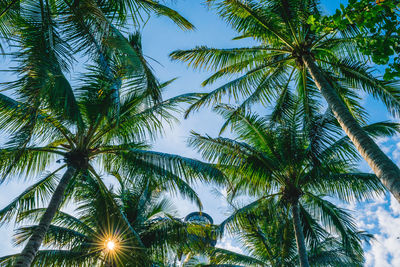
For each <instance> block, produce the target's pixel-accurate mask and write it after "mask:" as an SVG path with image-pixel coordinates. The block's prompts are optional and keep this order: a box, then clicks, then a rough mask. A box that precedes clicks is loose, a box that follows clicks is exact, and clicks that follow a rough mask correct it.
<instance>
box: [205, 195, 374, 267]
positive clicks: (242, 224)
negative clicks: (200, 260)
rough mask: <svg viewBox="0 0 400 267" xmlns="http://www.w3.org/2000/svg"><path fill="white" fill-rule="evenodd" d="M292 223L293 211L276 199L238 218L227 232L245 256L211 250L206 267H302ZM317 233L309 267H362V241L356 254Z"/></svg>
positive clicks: (310, 249) (361, 235)
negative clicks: (227, 266) (209, 262)
mask: <svg viewBox="0 0 400 267" xmlns="http://www.w3.org/2000/svg"><path fill="white" fill-rule="evenodd" d="M238 209H240V207H234V210H235V211H237V210H238ZM291 221H292V218H291V217H290V211H289V210H288V209H286V208H285V207H284V206H282V205H281V204H280V203H279V202H278V201H277V199H273V200H271V201H269V202H268V203H266V205H264V206H262V207H258V209H256V210H252V211H250V212H248V213H247V214H245V215H244V214H241V215H239V216H237V217H236V218H235V219H234V221H232V222H231V223H230V227H229V228H228V229H229V231H230V232H232V233H231V234H232V237H233V238H234V239H235V240H236V241H237V242H238V245H240V246H241V248H242V251H243V252H245V253H237V252H233V251H229V250H226V249H222V248H214V249H211V250H209V251H208V254H209V258H210V259H211V262H212V264H210V265H207V266H220V265H221V264H231V265H236V266H287V267H289V266H293V267H294V266H299V265H300V264H299V257H298V250H297V248H296V239H295V238H294V235H295V233H294V232H295V230H294V227H293V224H292V222H291ZM317 229H318V230H321V232H320V233H319V234H320V236H319V238H318V240H313V241H312V242H307V243H306V245H307V254H308V258H309V264H310V266H341V265H342V266H363V263H364V261H363V257H362V255H363V251H362V246H361V244H360V243H359V241H356V242H358V244H356V246H355V248H356V251H355V253H354V251H350V250H348V249H346V246H345V245H344V244H343V243H342V241H341V239H340V237H333V236H330V235H329V234H328V233H327V232H326V231H324V230H323V229H320V228H317ZM356 234H357V237H358V238H359V239H360V240H364V239H369V238H370V236H369V235H367V234H365V233H363V232H357V233H356ZM310 238H311V239H314V238H315V237H314V236H311V237H310Z"/></svg>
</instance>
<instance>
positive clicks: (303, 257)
mask: <svg viewBox="0 0 400 267" xmlns="http://www.w3.org/2000/svg"><path fill="white" fill-rule="evenodd" d="M299 210H300V209H299V202H297V201H296V202H295V203H293V204H292V214H293V226H294V232H295V235H296V244H297V251H298V253H299V259H300V266H301V267H310V264H309V263H308V256H307V249H306V243H305V241H304V234H303V227H302V225H301V221H300V211H299Z"/></svg>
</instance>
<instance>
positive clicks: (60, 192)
mask: <svg viewBox="0 0 400 267" xmlns="http://www.w3.org/2000/svg"><path fill="white" fill-rule="evenodd" d="M75 173H76V168H74V167H71V166H69V167H68V169H67V171H66V172H65V173H64V175H63V177H62V178H61V180H60V183H59V184H58V186H57V188H56V190H55V191H54V194H53V196H52V197H51V200H50V203H49V206H48V207H47V209H46V212H45V213H44V214H43V217H42V218H41V219H40V222H39V225H38V227H37V229H36V230H35V232H34V233H33V235H32V236H31V237H30V238H29V241H28V243H27V244H26V245H25V248H24V250H23V251H22V252H21V254H20V255H19V256H18V258H17V261H16V264H15V265H14V266H15V267H29V266H31V264H32V262H33V260H34V258H35V256H36V253H37V252H38V250H39V247H40V245H41V244H42V241H43V238H44V236H45V234H46V232H47V230H48V228H49V226H50V223H51V221H52V220H53V218H54V216H55V215H56V213H57V211H58V208H59V207H60V204H61V202H62V199H63V197H64V191H65V188H66V187H67V185H68V183H69V181H70V180H71V179H72V177H73V176H74V175H75Z"/></svg>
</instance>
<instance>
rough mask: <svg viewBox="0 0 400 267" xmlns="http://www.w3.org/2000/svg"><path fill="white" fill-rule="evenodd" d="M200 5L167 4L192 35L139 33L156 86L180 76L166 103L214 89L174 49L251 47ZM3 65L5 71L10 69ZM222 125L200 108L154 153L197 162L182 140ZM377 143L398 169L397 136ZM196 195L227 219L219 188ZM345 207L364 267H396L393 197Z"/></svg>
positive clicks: (4, 250)
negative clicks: (364, 241)
mask: <svg viewBox="0 0 400 267" xmlns="http://www.w3.org/2000/svg"><path fill="white" fill-rule="evenodd" d="M202 2H203V0H174V1H173V2H172V3H171V4H168V5H169V6H170V7H172V8H174V9H175V10H177V11H178V12H180V13H181V14H182V15H183V16H184V17H186V18H187V19H188V20H189V21H190V22H192V23H193V24H194V25H195V27H196V30H195V31H182V30H180V29H179V28H178V27H177V26H176V25H174V24H173V23H172V22H171V21H169V20H168V19H166V18H157V17H152V18H151V19H150V20H149V21H148V23H147V24H146V25H145V27H144V29H143V31H142V36H143V50H144V54H145V55H147V56H148V57H149V58H148V60H149V63H150V64H151V65H152V66H153V68H154V71H155V73H156V76H157V77H158V78H159V79H160V81H166V80H169V79H171V78H175V77H178V79H177V80H176V81H175V82H174V83H173V84H172V85H171V86H170V87H169V89H168V91H167V92H166V94H165V96H164V97H165V98H168V97H172V96H176V95H179V94H182V93H188V92H208V91H210V90H211V89H213V88H215V86H217V85H218V84H216V85H214V86H212V87H205V88H203V87H201V85H200V84H201V82H202V81H203V80H204V79H205V78H207V77H208V76H209V75H210V74H211V73H210V72H206V71H193V70H191V69H189V68H187V67H186V65H185V64H183V63H179V62H171V60H170V59H169V57H168V55H169V53H170V52H172V51H173V50H176V49H190V48H193V47H195V46H197V45H207V46H212V47H219V48H229V47H241V46H251V45H253V44H254V43H253V42H252V41H251V40H240V41H233V40H232V38H233V37H235V32H234V31H232V30H231V29H230V28H229V26H227V25H226V24H225V23H224V22H223V21H222V20H221V19H220V18H218V16H217V15H216V14H215V13H214V12H213V11H210V10H208V9H207V8H206V7H205V5H204V4H203V3H202ZM340 3H344V4H345V3H346V1H339V0H327V1H322V7H323V9H324V10H325V11H326V12H332V11H333V10H335V8H338V7H339V4H340ZM150 57H151V58H153V59H155V60H156V61H157V62H156V61H153V60H152V59H150ZM3 61H4V60H3ZM3 61H2V66H4V67H6V66H7V65H8V64H10V62H3ZM1 69H3V67H1ZM77 70H78V68H77ZM10 78H12V77H9V76H8V74H6V73H4V72H3V73H1V72H0V82H4V81H8V80H9V79H10ZM222 82H223V81H222ZM363 104H364V106H365V107H366V109H367V110H368V111H369V114H370V121H371V122H374V121H381V120H389V119H390V120H397V119H393V118H391V117H390V116H389V114H388V113H387V111H386V110H385V108H384V107H383V106H382V105H381V104H380V103H378V102H376V101H375V100H373V99H372V98H371V97H367V96H365V99H363ZM222 123H223V122H222V120H221V119H220V118H219V117H218V116H217V115H216V114H214V113H212V112H210V111H209V110H208V109H207V108H204V109H202V110H200V112H197V113H194V114H193V115H191V116H190V117H189V118H188V119H186V120H184V119H181V121H180V123H179V124H177V125H175V126H174V127H173V129H169V128H167V129H166V133H165V135H164V136H163V137H162V138H159V139H158V140H157V141H156V143H155V144H154V150H157V151H161V152H167V153H173V154H179V155H182V156H186V157H193V158H197V159H200V156H199V155H198V154H197V153H196V152H194V151H193V150H191V149H190V148H188V147H187V146H186V143H185V140H186V138H187V137H188V136H189V134H190V131H191V130H194V131H196V132H198V133H201V134H209V135H210V136H217V135H218V132H219V129H220V126H221V125H222ZM378 143H379V145H380V146H381V147H382V149H383V150H384V152H385V153H387V154H388V155H389V156H390V157H391V158H392V159H393V160H394V161H395V162H396V163H397V164H400V136H395V137H393V138H386V139H380V140H378ZM359 167H360V169H361V170H363V171H366V172H369V171H370V169H369V167H368V166H367V165H366V163H365V162H360V166H359ZM32 182H33V181H28V182H23V181H21V180H18V181H11V182H8V183H5V184H2V185H0V208H3V207H4V206H6V205H7V204H8V203H9V202H10V201H11V200H12V199H13V198H14V197H16V196H17V195H18V194H19V193H21V192H22V191H23V190H24V189H25V188H26V187H27V185H29V184H31V183H32ZM196 190H197V191H198V193H199V195H200V197H201V199H202V202H203V205H204V211H205V212H207V213H209V214H210V215H211V216H212V217H213V218H214V221H215V222H216V223H219V222H221V221H222V220H223V219H224V218H226V216H227V215H228V213H229V209H228V206H227V204H226V202H225V201H224V200H223V192H221V194H217V193H216V191H217V190H220V189H215V188H214V187H213V186H210V185H197V186H196ZM175 199H176V200H177V201H175V202H176V206H177V209H178V211H179V214H180V216H181V217H184V216H185V215H186V214H188V213H190V212H192V211H194V210H197V208H196V207H195V206H194V205H192V204H191V203H189V202H187V201H185V200H182V199H180V198H175ZM346 208H348V209H349V210H351V211H352V214H353V215H354V216H355V218H356V222H357V224H358V225H359V227H360V228H361V229H363V230H367V231H369V232H371V233H373V234H374V235H375V241H373V242H372V243H371V244H369V245H366V246H365V247H366V259H367V262H366V266H379V267H386V266H400V205H399V204H398V203H397V202H396V201H395V200H394V199H393V198H392V197H391V196H389V195H386V196H383V197H380V198H377V199H375V200H371V201H368V202H365V203H358V204H349V205H346ZM12 227H13V226H12V225H11V226H2V227H0V240H1V241H2V242H1V243H0V257H1V256H4V255H7V254H11V253H16V252H18V251H19V250H20V248H15V247H13V246H12V234H13V232H12ZM218 246H222V247H225V248H228V249H232V250H235V251H240V246H239V245H238V244H237V243H236V242H235V241H234V240H232V239H231V238H224V239H223V240H222V241H220V242H219V244H218Z"/></svg>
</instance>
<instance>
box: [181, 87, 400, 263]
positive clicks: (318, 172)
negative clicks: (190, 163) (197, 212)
mask: <svg viewBox="0 0 400 267" xmlns="http://www.w3.org/2000/svg"><path fill="white" fill-rule="evenodd" d="M301 101H302V99H301V98H297V97H295V96H293V95H290V94H288V97H287V101H286V106H285V107H284V108H282V107H281V106H280V105H279V104H278V105H277V107H276V109H275V110H273V112H272V114H271V115H269V120H268V119H267V118H265V117H260V116H258V115H256V114H252V113H245V112H240V111H238V110H237V109H235V108H233V107H231V106H227V105H220V106H217V107H216V110H217V111H218V112H219V113H221V114H222V115H223V117H224V118H225V119H228V118H229V119H230V122H231V127H232V131H233V133H234V134H236V135H237V139H235V140H232V139H228V138H223V137H218V138H212V137H210V136H202V135H199V134H196V133H193V135H192V137H191V138H190V139H189V144H190V146H192V147H194V148H196V149H197V150H198V151H199V152H200V153H201V154H202V155H203V158H204V159H206V160H208V161H211V162H216V164H217V166H219V167H220V168H221V170H223V171H224V172H225V174H226V175H227V176H228V177H229V184H230V192H229V194H230V198H234V197H235V196H236V195H239V196H240V195H242V194H245V195H247V196H249V197H250V199H252V200H254V201H252V202H251V203H250V204H248V205H246V206H244V207H242V208H240V209H238V210H237V211H235V212H234V213H233V214H232V215H231V216H230V217H228V218H227V219H226V220H225V221H224V222H223V223H222V224H221V227H222V228H224V227H226V226H227V225H229V224H231V223H233V222H234V221H235V220H236V219H237V218H238V216H239V217H240V216H242V217H243V216H244V217H246V216H247V215H248V214H249V212H251V211H254V210H257V209H263V208H267V207H273V206H276V205H279V206H281V209H283V213H284V214H286V216H288V217H290V218H291V223H292V224H293V230H294V236H295V240H296V244H297V250H298V255H299V259H300V266H302V267H305V266H309V260H308V256H307V243H309V244H310V246H311V248H316V247H317V244H318V243H319V242H322V241H323V240H324V239H325V238H327V233H330V232H331V233H330V234H333V235H337V236H339V237H340V241H341V242H342V243H343V245H344V248H345V249H346V250H347V251H348V253H355V251H359V250H361V251H362V249H361V247H360V242H359V236H358V234H357V229H356V227H355V224H354V221H353V220H352V218H351V216H350V215H349V214H348V213H347V212H346V211H344V210H342V209H340V208H338V207H337V206H335V205H334V204H333V202H331V201H330V200H329V199H327V198H326V196H330V197H334V198H337V199H340V200H343V201H352V200H360V199H365V198H369V197H373V196H374V194H377V193H382V192H384V187H383V185H382V184H381V183H380V181H379V179H378V178H377V177H376V176H375V175H374V174H368V173H361V172H359V171H357V170H356V169H355V168H354V167H353V166H354V163H355V160H356V159H357V158H358V154H357V151H355V150H354V148H353V147H352V146H351V143H350V140H349V139H348V137H341V136H340V133H341V131H340V126H339V125H338V124H337V122H336V120H335V119H334V117H333V115H332V113H331V112H330V111H329V110H328V111H327V112H326V113H324V114H317V113H313V114H305V112H307V111H306V107H304V106H303V105H301V103H302V102H301ZM310 115H311V116H312V117H311V118H310V121H309V122H303V121H304V120H303V118H304V116H310ZM363 129H364V130H365V131H366V132H367V133H369V134H370V135H371V136H372V137H374V136H380V135H392V134H394V133H395V132H396V130H397V129H398V125H397V124H394V123H376V124H371V125H368V126H365V127H363ZM275 202H276V203H277V204H276V205H272V204H271V203H275ZM274 212H276V210H275V209H271V210H270V213H271V214H272V215H271V216H273V214H274ZM260 218H264V217H260ZM283 222H284V221H283ZM283 222H282V221H281V222H280V223H283Z"/></svg>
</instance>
